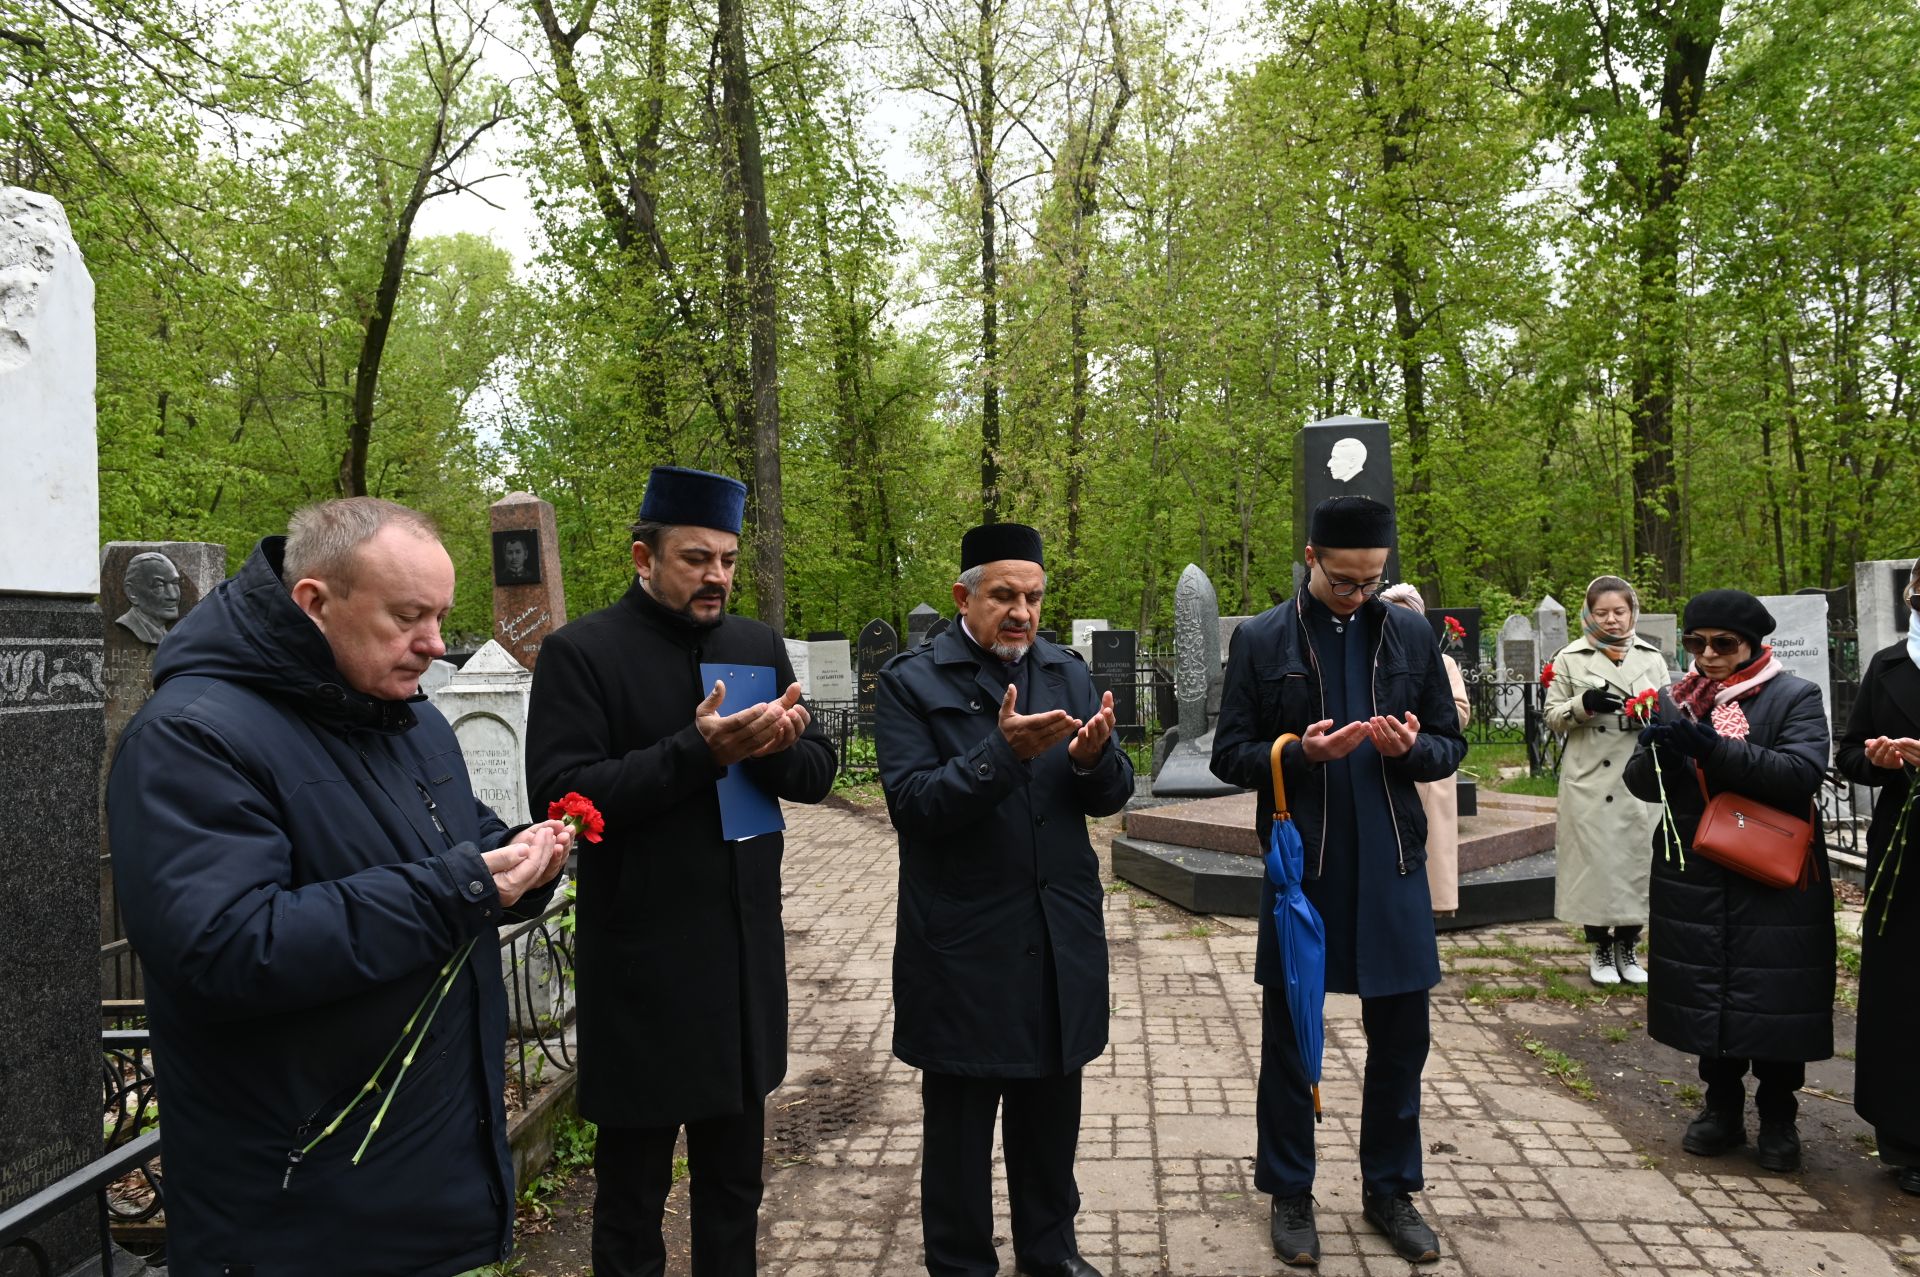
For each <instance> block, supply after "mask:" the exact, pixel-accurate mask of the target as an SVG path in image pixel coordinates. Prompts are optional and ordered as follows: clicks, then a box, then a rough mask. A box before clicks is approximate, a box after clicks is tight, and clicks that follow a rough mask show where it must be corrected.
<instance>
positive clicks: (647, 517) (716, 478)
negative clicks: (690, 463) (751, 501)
mask: <svg viewBox="0 0 1920 1277" xmlns="http://www.w3.org/2000/svg"><path fill="white" fill-rule="evenodd" d="M746 511H747V485H746V484H744V483H742V482H740V481H739V480H738V479H729V478H727V476H725V475H723V474H708V473H707V472H706V471H705V470H685V469H682V468H681V467H679V466H655V467H654V468H653V473H651V474H649V475H648V476H647V495H646V496H645V497H642V498H641V500H640V522H642V523H669V524H674V525H677V526H683V527H695V528H713V529H714V530H716V531H719V532H731V533H733V534H734V535H735V536H739V535H740V522H741V519H742V518H743V517H744V516H745V515H746Z"/></svg>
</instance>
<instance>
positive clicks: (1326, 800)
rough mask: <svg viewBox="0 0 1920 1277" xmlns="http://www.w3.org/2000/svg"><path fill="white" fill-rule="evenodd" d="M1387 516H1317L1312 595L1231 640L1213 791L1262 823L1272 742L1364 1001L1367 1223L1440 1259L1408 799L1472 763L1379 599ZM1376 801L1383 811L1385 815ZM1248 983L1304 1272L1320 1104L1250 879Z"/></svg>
mask: <svg viewBox="0 0 1920 1277" xmlns="http://www.w3.org/2000/svg"><path fill="white" fill-rule="evenodd" d="M1393 537H1394V526H1393V512H1392V511H1391V510H1389V509H1388V508H1387V507H1386V506H1384V505H1381V504H1380V503H1379V502H1377V501H1370V500H1368V499H1367V498H1365V497H1334V498H1332V499H1330V500H1328V501H1324V502H1322V503H1321V504H1320V505H1319V506H1318V507H1317V508H1316V509H1315V510H1314V512H1313V518H1312V523H1311V525H1310V528H1309V531H1308V536H1307V541H1308V544H1307V555H1306V558H1307V588H1306V590H1305V591H1303V592H1302V593H1301V594H1300V596H1299V597H1298V598H1294V599H1289V600H1288V601H1286V602H1284V603H1282V604H1280V605H1279V606H1278V607H1275V608H1272V609H1270V610H1269V611H1266V612H1263V613H1261V614H1260V615H1259V616H1257V617H1255V618H1253V619H1252V620H1251V621H1248V622H1246V623H1245V624H1243V625H1242V626H1241V627H1240V628H1239V629H1238V630H1236V631H1234V635H1233V643H1232V646H1231V648H1230V649H1229V653H1228V657H1227V678H1226V687H1225V689H1224V690H1223V692H1222V694H1221V697H1220V721H1219V723H1218V724H1217V725H1216V727H1215V730H1214V738H1213V772H1214V774H1215V775H1216V776H1218V777H1220V779H1222V780H1225V781H1229V782H1231V783H1233V784H1236V785H1243V786H1246V787H1247V788H1250V789H1257V790H1258V791H1259V807H1258V809H1257V812H1258V814H1257V818H1256V819H1257V830H1258V834H1259V838H1260V845H1261V846H1263V847H1264V846H1266V845H1267V833H1268V829H1269V826H1270V824H1271V821H1272V817H1271V813H1272V811H1273V780H1272V769H1271V763H1270V752H1271V750H1272V747H1273V742H1274V741H1275V740H1276V739H1278V738H1279V737H1281V736H1283V735H1286V734H1288V733H1292V734H1293V735H1296V736H1298V737H1299V738H1300V739H1299V740H1297V741H1292V742H1289V743H1288V744H1287V746H1286V747H1285V749H1284V750H1282V751H1281V766H1282V771H1283V773H1284V779H1285V781H1286V786H1287V802H1288V805H1289V807H1290V808H1291V809H1292V815H1293V819H1294V822H1295V824H1296V825H1297V826H1298V828H1299V831H1300V835H1301V840H1302V841H1303V842H1304V843H1305V846H1306V872H1305V878H1306V881H1305V883H1304V889H1305V891H1306V894H1307V898H1308V899H1309V900H1311V901H1312V902H1313V904H1314V906H1315V907H1316V908H1317V909H1318V910H1319V911H1320V916H1321V917H1322V918H1323V919H1324V920H1325V922H1326V929H1327V986H1326V987H1327V991H1328V992H1329V993H1357V994H1359V995H1360V1008H1361V1018H1362V1020H1363V1022H1364V1023H1365V1026H1366V1034H1367V1065H1366V1079H1365V1084H1364V1088H1363V1091H1362V1097H1361V1105H1360V1181H1361V1205H1362V1209H1363V1211H1364V1213H1365V1215H1366V1218H1367V1219H1368V1221H1369V1222H1371V1223H1372V1224H1373V1225H1374V1226H1375V1227H1377V1228H1378V1229H1380V1231H1381V1232H1383V1233H1385V1234H1386V1235H1387V1239H1388V1240H1389V1241H1390V1242H1392V1244H1393V1248H1394V1250H1395V1251H1397V1252H1398V1253H1399V1254H1400V1255H1401V1256H1402V1257H1403V1258H1405V1259H1408V1260H1411V1261H1413V1262H1416V1263H1421V1262H1426V1261H1428V1260H1434V1259H1438V1258H1439V1257H1440V1250H1439V1243H1438V1241H1437V1240H1436V1239H1435V1237H1434V1235H1433V1230H1432V1229H1431V1228H1429V1227H1427V1224H1426V1221H1424V1220H1423V1219H1421V1218H1420V1212H1419V1210H1418V1209H1417V1208H1416V1207H1415V1206H1414V1204H1413V1198H1412V1194H1414V1193H1416V1192H1418V1191H1419V1190H1420V1189H1421V1188H1423V1187H1424V1186H1425V1181H1424V1179H1423V1178H1422V1175H1421V1163H1420V1071H1421V1068H1422V1066H1423V1065H1424V1064H1425V1063H1426V1058H1427V1040H1428V1036H1427V990H1429V989H1431V988H1432V987H1433V986H1434V985H1435V984H1437V983H1439V980H1440V961H1439V955H1438V952H1437V950H1436V947H1435V944H1434V934H1433V911H1432V902H1431V899H1430V897H1429V896H1428V893H1427V876H1426V872H1425V869H1424V866H1425V864H1426V857H1427V851H1426V841H1427V820H1426V814H1425V812H1424V811H1423V810H1422V808H1421V806H1420V796H1419V793H1418V792H1417V791H1416V790H1415V789H1414V782H1416V781H1422V780H1439V779H1441V778H1442V777H1445V776H1451V775H1452V774H1453V773H1454V771H1455V770H1456V769H1458V767H1459V765H1460V760H1461V759H1462V758H1463V757H1465V755H1466V749H1467V745H1466V741H1465V740H1464V739H1463V738H1462V737H1461V735H1460V723H1459V716H1458V714H1457V713H1456V712H1455V710H1454V707H1453V691H1452V688H1451V686H1450V684H1449V682H1448V679H1447V674H1446V669H1445V667H1444V666H1443V665H1442V664H1441V661H1440V651H1439V646H1438V644H1436V643H1435V642H1434V640H1433V633H1432V631H1431V630H1429V629H1428V628H1427V624H1426V622H1425V621H1424V620H1423V619H1421V618H1420V617H1417V616H1414V615H1412V614H1411V613H1409V612H1406V611H1404V610H1402V609H1400V608H1394V607H1388V606H1387V605H1386V604H1384V603H1381V602H1380V601H1379V600H1378V599H1377V598H1375V597H1374V596H1375V595H1377V594H1378V593H1379V592H1380V590H1381V588H1382V587H1383V586H1385V584H1386V581H1385V579H1384V577H1382V575H1381V574H1382V572H1383V570H1384V569H1385V567H1386V564H1387V555H1388V550H1389V548H1390V547H1391V546H1392V544H1393ZM1383 798H1384V799H1385V800H1386V801H1385V802H1382V801H1381V799H1383ZM1262 887H1263V890H1262V893H1261V905H1260V917H1261V919H1262V925H1261V927H1260V938H1259V948H1258V953H1257V956H1256V958H1255V967H1254V977H1253V978H1254V979H1255V981H1257V982H1258V983H1259V984H1260V985H1261V986H1262V994H1263V996H1262V1022H1261V1055H1260V1090H1259V1096H1258V1118H1257V1121H1258V1127H1259V1142H1258V1154H1259V1155H1258V1158H1257V1161H1256V1163H1255V1167H1254V1184H1255V1186H1256V1187H1258V1188H1259V1189H1260V1191H1262V1192H1264V1193H1267V1194H1270V1195H1271V1196H1272V1198H1273V1204H1272V1219H1271V1231H1272V1238H1273V1248H1274V1252H1275V1254H1277V1255H1279V1257H1280V1258H1281V1259H1282V1260H1284V1261H1286V1262H1287V1263H1289V1264H1310V1263H1316V1262H1318V1260H1319V1257H1320V1238H1319V1234H1318V1232H1317V1231H1316V1229H1315V1227H1314V1222H1313V1173H1314V1158H1313V1102H1312V1098H1311V1089H1310V1083H1309V1079H1308V1075H1307V1072H1306V1069H1305V1065H1304V1063H1303V1062H1302V1060H1301V1058H1300V1053H1299V1050H1298V1048H1297V1047H1296V1045H1295V1038H1294V1031H1293V1023H1292V1021H1291V1019H1290V1018H1289V1016H1288V1010H1287V999H1286V995H1285V991H1284V989H1281V990H1276V989H1275V985H1276V984H1280V983H1282V982H1283V981H1284V978H1285V972H1284V968H1283V966H1282V960H1281V954H1280V952H1279V943H1278V940H1277V937H1276V934H1275V931H1274V927H1273V925H1272V923H1271V921H1270V920H1271V919H1272V917H1273V905H1274V891H1273V884H1272V883H1271V882H1268V881H1266V879H1265V878H1264V877H1263V878H1262Z"/></svg>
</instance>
